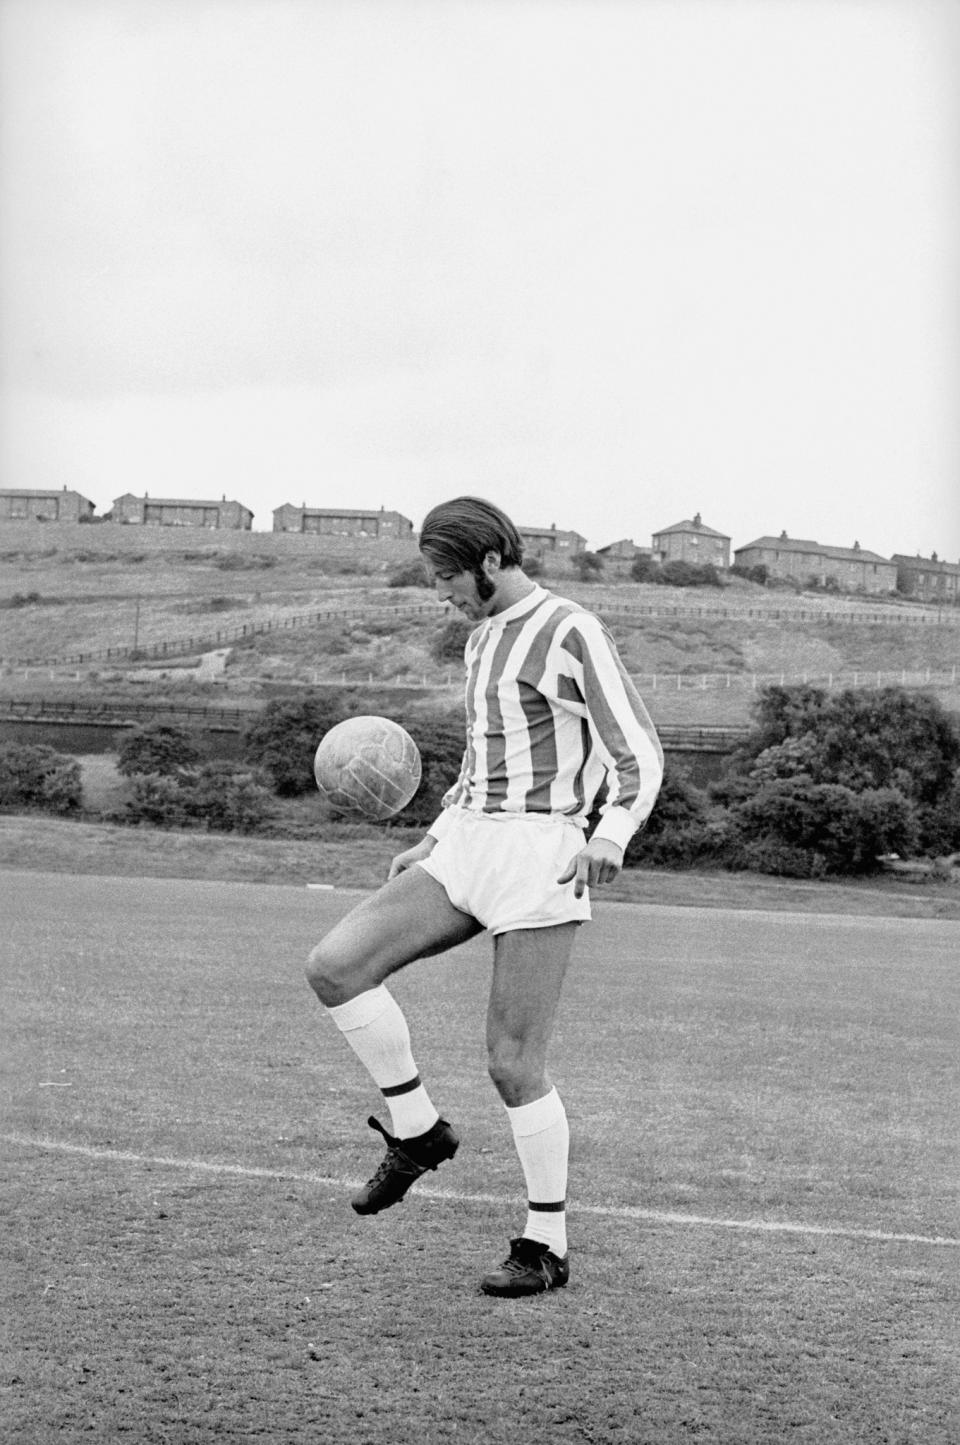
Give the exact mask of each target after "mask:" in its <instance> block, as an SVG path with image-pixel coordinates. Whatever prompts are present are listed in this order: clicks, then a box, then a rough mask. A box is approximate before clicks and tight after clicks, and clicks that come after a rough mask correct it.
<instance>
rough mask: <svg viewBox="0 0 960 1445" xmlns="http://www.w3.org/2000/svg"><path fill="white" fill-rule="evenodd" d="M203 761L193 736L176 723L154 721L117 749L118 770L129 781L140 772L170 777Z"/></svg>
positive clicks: (126, 739) (140, 728) (141, 728)
mask: <svg viewBox="0 0 960 1445" xmlns="http://www.w3.org/2000/svg"><path fill="white" fill-rule="evenodd" d="M199 761H200V749H199V747H198V746H197V743H196V740H195V738H194V736H193V734H192V733H190V732H189V731H188V730H187V729H186V728H183V727H179V726H177V724H176V723H164V722H154V723H147V724H146V725H145V726H144V727H136V728H133V729H132V730H131V731H130V732H129V733H127V735H126V737H125V738H124V739H123V741H122V742H121V744H120V747H119V748H118V749H117V771H118V772H119V773H122V774H123V776H124V777H125V778H132V777H134V776H135V775H136V774H138V773H155V774H158V775H159V776H160V777H165V778H169V777H173V776H174V775H175V774H176V773H177V772H179V771H180V769H181V768H192V767H194V766H195V764H197V763H198V762H199Z"/></svg>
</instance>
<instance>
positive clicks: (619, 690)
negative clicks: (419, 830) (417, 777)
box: [430, 587, 663, 848]
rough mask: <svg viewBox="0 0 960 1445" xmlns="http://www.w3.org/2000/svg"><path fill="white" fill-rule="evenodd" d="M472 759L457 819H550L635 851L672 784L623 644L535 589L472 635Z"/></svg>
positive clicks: (463, 773)
mask: <svg viewBox="0 0 960 1445" xmlns="http://www.w3.org/2000/svg"><path fill="white" fill-rule="evenodd" d="M464 658H465V662H466V670H467V677H466V723H467V729H466V749H465V751H464V755H463V763H462V765H461V768H460V776H459V777H458V779H457V781H456V783H455V784H454V786H453V787H452V788H451V789H450V790H449V792H448V793H447V794H446V796H445V797H444V800H443V804H444V810H445V811H444V813H442V814H441V815H440V818H438V819H437V821H436V822H435V823H434V824H433V826H432V827H431V829H430V832H431V834H433V836H434V837H440V836H441V835H442V833H443V832H444V831H445V821H446V810H447V809H449V808H466V809H468V810H470V811H472V812H480V813H507V814H518V813H519V814H523V813H539V814H543V813H547V814H554V815H560V816H563V817H567V818H570V819H571V820H572V821H573V822H575V823H577V824H579V825H580V826H583V825H585V824H586V821H587V816H588V814H589V813H590V810H591V807H592V805H593V802H594V799H595V798H596V796H597V794H598V792H599V791H600V789H601V787H602V786H603V785H604V784H606V799H605V801H604V803H603V806H602V808H601V818H600V822H599V823H598V825H597V828H596V830H595V832H594V837H598V838H603V837H606V838H609V839H610V840H611V841H612V842H614V843H617V844H618V845H619V846H620V847H621V848H623V847H626V845H627V843H628V842H629V840H630V838H631V837H632V835H633V833H634V832H635V831H636V829H637V828H638V827H639V826H640V825H641V824H642V823H643V822H645V821H646V819H647V817H648V815H649V813H650V810H651V809H652V807H653V805H654V802H655V801H656V797H657V793H658V791H659V788H660V783H661V780H662V777H663V751H662V749H661V747H660V742H659V739H658V738H657V734H656V731H655V730H654V726H653V723H652V722H651V721H650V716H649V714H648V712H647V709H646V707H645V706H644V704H643V702H642V700H641V698H640V696H639V694H638V692H637V690H636V688H635V687H634V685H633V683H632V682H631V681H630V678H629V677H628V676H627V674H626V672H625V670H624V667H623V664H622V662H621V661H620V658H619V656H618V654H617V650H616V647H615V645H614V642H613V638H612V637H611V636H610V634H609V632H608V631H607V629H606V627H604V625H603V623H602V622H601V621H600V619H599V618H598V617H596V616H594V614H593V613H591V612H587V611H585V610H584V608H582V607H579V606H577V604H576V603H574V602H568V601H567V600H566V599H564V598H562V597H556V596H554V594H553V593H552V592H548V591H547V590H546V589H545V588H543V587H535V588H534V589H533V591H531V592H529V593H528V594H527V595H526V596H525V597H523V598H521V600H520V601H519V602H516V603H514V604H513V606H512V607H508V608H506V609H505V610H504V611H503V612H499V613H497V614H496V615H495V616H493V617H488V618H486V619H485V620H484V621H483V622H482V623H481V624H480V626H479V627H477V628H476V629H475V630H474V631H473V632H472V633H471V635H470V638H469V640H468V642H467V645H466V650H465V654H464Z"/></svg>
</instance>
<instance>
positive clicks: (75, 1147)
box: [0, 1134, 960, 1249]
mask: <svg viewBox="0 0 960 1445" xmlns="http://www.w3.org/2000/svg"><path fill="white" fill-rule="evenodd" d="M0 1142H2V1143H4V1144H16V1145H19V1146H21V1147H23V1148H28V1149H46V1150H49V1151H51V1152H54V1153H58V1154H79V1155H81V1156H82V1157H83V1158H84V1159H108V1160H111V1161H113V1162H114V1163H117V1164H154V1165H157V1166H159V1167H160V1168H162V1169H184V1170H193V1171H194V1172H196V1173H200V1174H227V1175H231V1176H233V1177H235V1178H240V1179H277V1180H289V1181H292V1182H294V1183H297V1184H320V1185H323V1186H325V1187H327V1188H334V1189H343V1190H347V1189H358V1188H359V1187H360V1185H361V1184H363V1182H364V1181H363V1180H362V1179H359V1178H358V1179H347V1178H343V1177H341V1176H338V1175H326V1174H301V1173H298V1172H297V1171H295V1170H291V1169H257V1168H255V1167H253V1166H250V1165H246V1164H218V1163H215V1162H212V1161H211V1160H209V1159H174V1158H172V1157H170V1156H169V1155H165V1154H135V1153H132V1152H131V1151H129V1150H125V1149H95V1148H94V1147H93V1146H92V1145H89V1144H71V1143H69V1142H68V1141H67V1140H64V1139H35V1138H31V1137H30V1136H29V1135H27V1134H0ZM417 1193H418V1194H419V1195H420V1196H421V1197H422V1198H424V1199H447V1200H452V1201H453V1202H454V1203H457V1204H505V1205H515V1204H516V1202H517V1201H516V1199H515V1198H514V1197H512V1196H510V1195H506V1194H467V1193H465V1192H462V1191H458V1190H455V1189H436V1188H431V1187H430V1186H429V1185H420V1184H418V1185H417ZM571 1213H572V1214H597V1215H601V1216H603V1217H604V1218H607V1219H638V1220H643V1221H644V1222H645V1223H648V1224H666V1225H686V1226H691V1225H692V1226H693V1227H694V1228H700V1229H740V1230H746V1231H748V1232H753V1233H755V1234H813V1235H817V1236H819V1237H821V1238H829V1239H860V1240H865V1241H868V1242H870V1243H873V1244H929V1245H936V1246H938V1247H940V1248H946V1249H960V1239H953V1238H950V1237H949V1236H946V1235H940V1234H896V1233H888V1232H887V1231H886V1230H883V1229H850V1228H845V1227H844V1226H842V1225H832V1224H799V1223H795V1222H792V1221H790V1220H783V1219H721V1218H717V1217H716V1216H714V1215H709V1214H678V1213H674V1212H673V1211H671V1210H664V1209H641V1208H640V1206H639V1205H634V1204H576V1205H574V1207H573V1209H572V1210H571Z"/></svg>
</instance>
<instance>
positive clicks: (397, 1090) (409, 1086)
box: [380, 1074, 420, 1099]
mask: <svg viewBox="0 0 960 1445" xmlns="http://www.w3.org/2000/svg"><path fill="white" fill-rule="evenodd" d="M419 1087H420V1075H419V1074H414V1076H413V1078H412V1079H408V1080H407V1082H406V1083H405V1084H388V1085H387V1086H386V1087H385V1088H381V1090H380V1092H381V1094H382V1095H383V1097H384V1098H385V1099H395V1098H396V1097H397V1095H398V1094H412V1093H413V1091H414V1089H419Z"/></svg>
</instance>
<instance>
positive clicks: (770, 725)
mask: <svg viewBox="0 0 960 1445" xmlns="http://www.w3.org/2000/svg"><path fill="white" fill-rule="evenodd" d="M958 775H960V729H958V726H957V724H956V722H955V721H954V720H953V719H951V717H950V716H949V715H948V714H947V713H946V712H945V711H944V709H943V708H942V707H941V706H940V704H939V703H938V702H937V701H936V699H935V698H932V697H928V696H927V695H925V694H923V693H911V692H907V691H906V690H904V689H902V688H885V689H883V690H881V691H878V692H869V693H868V692H854V691H847V692H842V693H840V694H838V695H837V696H829V695H828V694H827V693H825V692H824V691H822V690H821V689H818V688H812V687H807V686H804V687H790V688H787V687H771V688H768V689H766V691H765V692H764V694H763V695H762V696H761V698H760V701H759V704H758V706H757V708H756V725H755V727H754V730H753V734H752V736H751V737H750V738H749V739H748V741H747V743H746V745H745V746H744V747H743V748H741V749H740V751H739V752H738V753H737V754H736V756H735V757H734V758H733V759H732V761H731V764H730V766H729V768H728V771H727V774H726V776H725V778H724V779H723V780H722V783H721V786H720V787H719V788H717V789H714V790H713V797H714V799H715V800H716V801H720V800H723V801H725V802H726V803H727V805H728V807H729V810H730V816H731V818H732V819H733V820H734V822H735V824H736V827H737V829H738V831H739V834H740V838H741V840H742V841H743V842H745V843H746V844H747V845H749V847H753V846H754V845H757V844H763V845H764V846H765V847H766V846H772V847H774V849H776V848H778V847H781V846H782V847H785V848H787V849H791V850H794V852H796V851H797V850H799V851H800V852H807V853H808V854H810V855H811V856H812V855H813V854H816V855H817V858H818V859H819V860H820V865H821V867H822V871H826V872H862V871H868V870H869V869H870V868H872V867H876V866H877V864H876V859H877V857H878V855H879V854H881V853H884V852H900V853H902V852H909V851H910V850H911V849H915V848H918V847H919V848H920V849H922V850H925V851H928V852H929V851H937V850H944V849H948V850H949V849H950V848H952V846H953V845H952V843H951V840H952V839H960V820H957V819H956V817H955V814H954V813H953V812H952V810H951V806H950V803H949V801H948V800H949V799H951V798H956V797H958V796H960V787H958V783H957V779H958ZM755 851H756V850H755V848H754V852H755ZM780 871H783V870H780Z"/></svg>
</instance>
